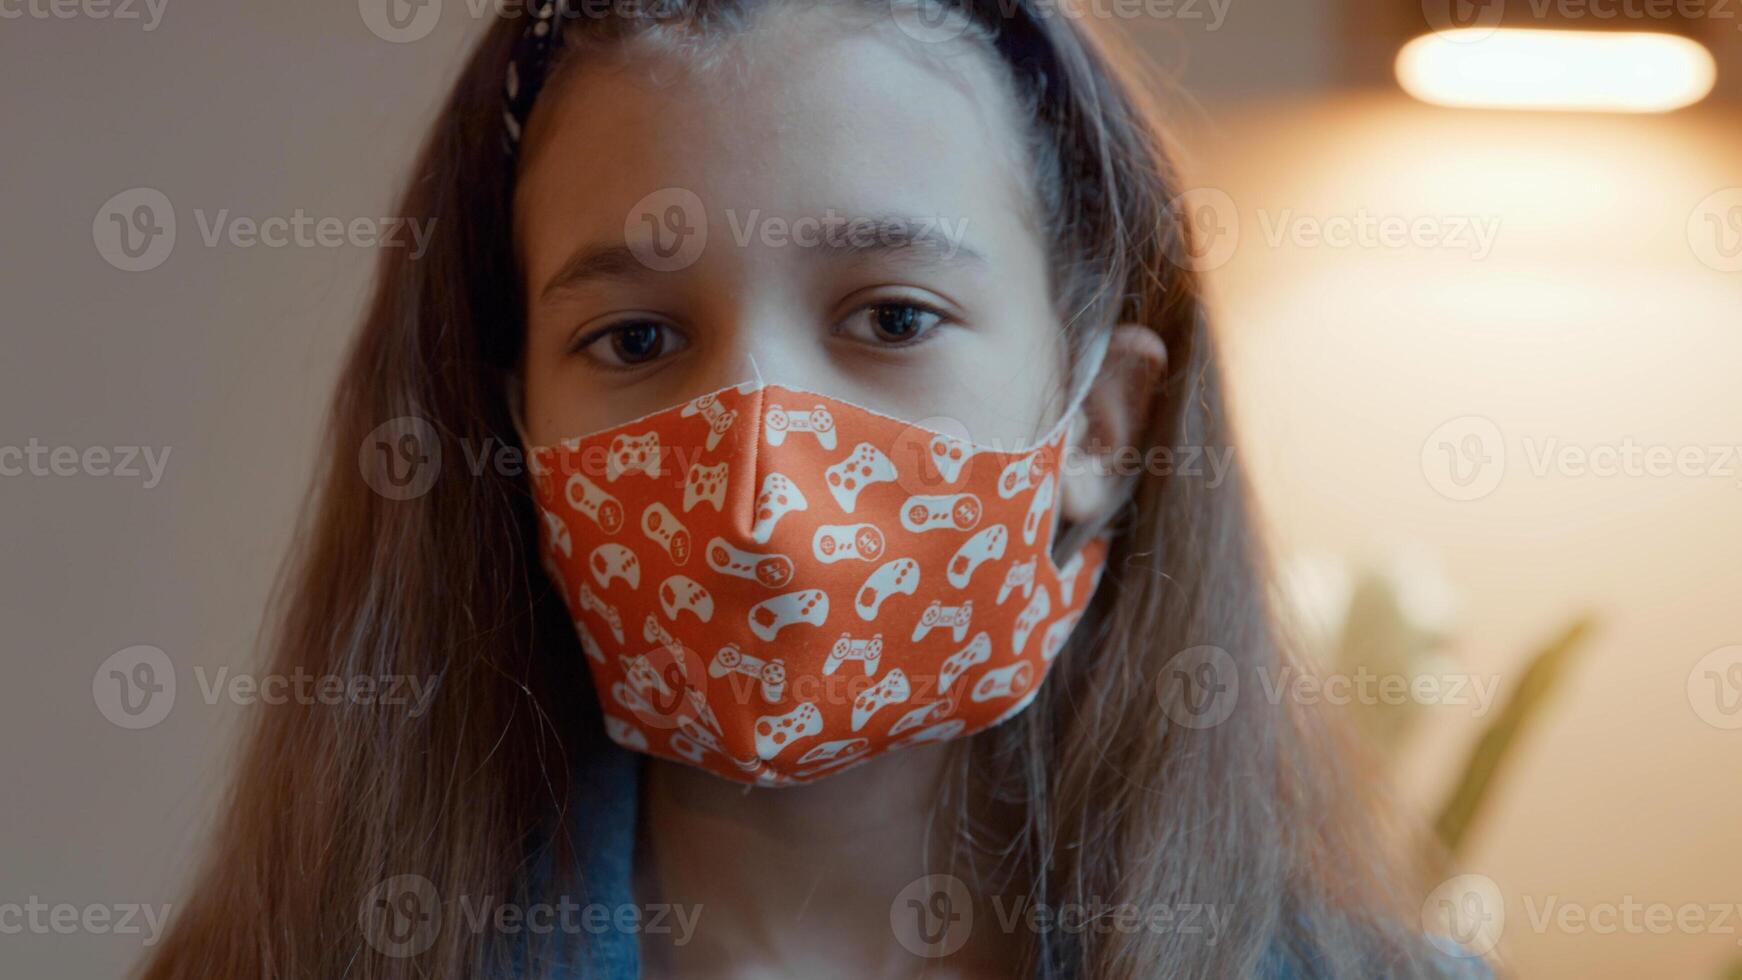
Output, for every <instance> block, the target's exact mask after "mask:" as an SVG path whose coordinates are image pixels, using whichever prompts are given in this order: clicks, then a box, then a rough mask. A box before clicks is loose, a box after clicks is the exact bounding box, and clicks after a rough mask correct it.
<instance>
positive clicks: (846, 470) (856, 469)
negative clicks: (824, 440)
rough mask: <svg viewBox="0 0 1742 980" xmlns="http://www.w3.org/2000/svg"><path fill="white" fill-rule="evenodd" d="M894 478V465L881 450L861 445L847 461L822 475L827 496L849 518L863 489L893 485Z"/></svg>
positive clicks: (830, 468) (844, 460)
mask: <svg viewBox="0 0 1742 980" xmlns="http://www.w3.org/2000/svg"><path fill="white" fill-rule="evenodd" d="M895 477H896V472H895V464H894V463H892V462H890V461H889V457H888V456H886V455H884V454H883V450H881V449H878V448H877V447H876V446H873V445H871V444H870V443H868V442H861V443H859V444H858V445H857V446H854V447H853V451H852V452H851V453H849V454H847V458H846V459H843V460H841V461H840V462H839V463H836V464H835V465H833V466H831V467H829V468H828V469H826V470H824V471H823V478H824V481H825V482H826V483H828V485H829V493H831V494H833V495H834V497H835V503H837V504H840V505H841V509H842V510H843V511H846V512H847V513H849V514H851V513H852V512H853V507H854V505H856V504H858V502H859V494H861V493H863V492H865V488H866V487H869V486H873V485H875V484H878V483H894V482H895Z"/></svg>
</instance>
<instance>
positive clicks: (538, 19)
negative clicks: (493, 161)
mask: <svg viewBox="0 0 1742 980" xmlns="http://www.w3.org/2000/svg"><path fill="white" fill-rule="evenodd" d="M566 5H567V0H527V4H526V16H527V24H526V29H525V30H524V31H521V32H520V37H519V38H518V39H516V40H515V42H514V54H513V56H512V57H511V58H509V60H508V77H507V79H506V80H505V81H504V82H503V88H502V94H503V105H502V148H503V150H505V151H506V152H507V154H508V156H509V157H511V158H512V157H513V156H514V154H515V152H516V151H517V150H519V148H520V132H521V130H522V129H524V128H525V127H526V120H527V119H529V118H531V116H532V104H533V103H534V102H536V101H538V93H539V92H540V91H541V90H542V89H543V88H544V82H545V76H546V75H547V74H548V73H549V71H550V63H551V54H552V52H553V51H555V49H556V46H557V44H558V43H559V42H560V41H561V40H562V25H560V24H558V23H557V16H558V14H559V13H562V12H563V11H559V10H558V8H559V7H566Z"/></svg>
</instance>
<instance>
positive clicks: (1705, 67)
mask: <svg viewBox="0 0 1742 980" xmlns="http://www.w3.org/2000/svg"><path fill="white" fill-rule="evenodd" d="M1717 76H1718V68H1717V64H1716V62H1714V61H1713V60H1712V54H1711V52H1709V51H1707V50H1706V49H1705V47H1704V46H1703V45H1701V44H1700V43H1699V42H1698V41H1694V40H1692V39H1690V38H1686V37H1681V36H1679V35H1675V34H1661V33H1655V32H1644V31H1562V30H1536V29H1528V30H1527V29H1518V28H1503V29H1485V28H1467V29H1462V30H1450V31H1436V32H1434V33H1432V34H1426V35H1423V36H1421V37H1418V38H1416V39H1414V40H1413V41H1410V42H1409V43H1408V44H1405V45H1404V46H1403V49H1402V50H1401V51H1399V52H1398V53H1397V81H1398V84H1400V85H1402V86H1403V90H1404V91H1406V92H1408V93H1409V94H1410V95H1413V96H1415V97H1416V98H1418V99H1420V100H1422V101H1423V102H1431V103H1434V104H1435V105H1444V106H1455V107H1458V108H1485V109H1550V110H1563V111H1574V112H1668V111H1670V110H1671V109H1679V108H1681V107H1682V106H1687V105H1692V104H1694V103H1695V102H1698V101H1700V100H1701V99H1703V98H1705V97H1706V94H1707V93H1709V92H1711V90H1712V85H1713V83H1714V82H1715V81H1716V80H1717Z"/></svg>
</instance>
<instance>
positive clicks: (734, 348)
mask: <svg viewBox="0 0 1742 980" xmlns="http://www.w3.org/2000/svg"><path fill="white" fill-rule="evenodd" d="M718 336H719V337H720V338H721V342H720V343H719V345H718V346H717V347H716V349H715V352H714V355H715V356H714V358H713V363H712V364H711V365H710V366H709V370H710V372H711V374H712V380H715V381H718V385H717V387H722V388H723V387H726V386H728V385H734V384H741V383H743V382H758V383H761V384H779V385H787V386H793V387H810V386H814V385H816V384H819V383H821V382H822V381H823V380H824V376H825V375H826V374H827V373H828V372H829V371H831V370H832V366H831V364H830V361H829V358H828V352H827V351H826V349H825V344H826V342H827V340H828V336H827V333H826V332H825V331H824V330H823V329H822V328H821V327H820V326H818V325H815V324H807V323H802V322H798V319H797V317H795V316H793V315H790V314H788V313H784V312H773V313H770V312H747V313H745V314H744V315H742V316H740V317H737V318H735V322H733V323H731V324H730V325H728V326H726V327H724V328H722V329H721V330H720V332H719V334H718Z"/></svg>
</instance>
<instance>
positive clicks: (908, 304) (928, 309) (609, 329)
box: [564, 299, 955, 371]
mask: <svg viewBox="0 0 1742 980" xmlns="http://www.w3.org/2000/svg"><path fill="white" fill-rule="evenodd" d="M889 307H901V308H907V309H913V310H918V311H919V312H921V313H924V314H926V315H928V316H931V317H934V318H936V320H937V322H936V323H934V324H932V325H931V326H930V327H929V328H927V329H926V330H925V331H924V332H922V333H920V334H919V335H917V336H916V337H914V338H913V339H911V340H904V341H896V342H889V343H882V342H876V343H873V344H872V346H876V347H879V348H882V349H885V350H904V349H906V348H909V347H917V346H919V345H920V344H924V343H927V342H928V341H930V340H931V338H932V337H933V335H935V334H936V333H937V332H938V328H940V327H943V326H947V325H950V324H953V323H955V320H953V319H952V318H951V317H950V315H949V314H948V313H945V312H944V311H943V310H940V309H938V308H937V307H935V306H933V305H931V304H930V303H922V302H919V301H917V300H911V299H879V300H873V301H870V302H866V303H861V304H859V305H858V306H856V307H854V308H853V310H852V311H851V312H850V313H848V314H847V315H846V316H844V317H842V318H841V319H840V321H839V322H838V323H837V324H836V326H835V328H834V329H833V330H832V331H831V332H832V333H835V334H837V335H839V334H840V333H842V332H843V327H844V326H845V324H847V323H848V322H850V321H851V320H852V319H853V318H854V317H856V316H860V315H863V314H866V313H869V312H871V311H873V310H878V309H885V308H889ZM646 326H652V327H655V328H657V329H659V330H661V331H664V332H667V333H678V331H677V330H676V328H675V327H672V326H671V325H670V324H666V323H662V322H660V321H658V320H651V319H629V320H621V321H618V322H616V323H613V324H610V325H609V326H605V327H601V328H599V329H597V330H593V331H590V332H588V333H585V334H582V335H581V336H579V337H576V338H575V339H574V341H572V342H571V343H570V344H569V347H568V349H567V350H566V351H565V352H564V353H565V354H566V355H568V356H571V357H572V356H575V355H579V354H584V353H585V352H586V351H587V350H588V349H589V348H591V347H593V346H595V345H597V344H600V343H603V342H607V341H609V340H610V339H611V338H612V337H613V336H616V335H618V334H621V333H624V332H626V331H628V330H632V329H635V328H637V327H646ZM678 335H679V336H682V334H681V333H679V334H678ZM685 345H686V346H687V341H685ZM678 349H679V350H682V349H683V348H682V347H679V348H678ZM666 356H669V355H664V354H662V355H661V356H660V357H656V358H654V359H653V360H650V361H646V362H643V363H639V364H623V365H613V364H598V365H597V366H598V367H600V368H602V369H604V370H608V371H634V370H636V369H639V368H643V367H646V366H647V365H648V364H654V363H657V362H658V361H660V360H663V359H664V358H665V357H666Z"/></svg>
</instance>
